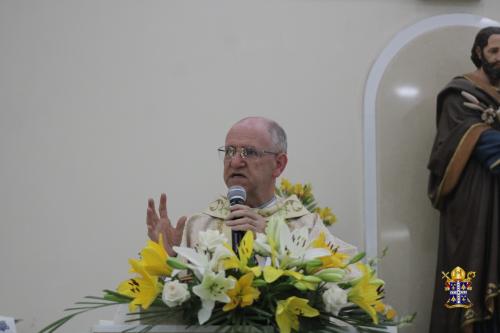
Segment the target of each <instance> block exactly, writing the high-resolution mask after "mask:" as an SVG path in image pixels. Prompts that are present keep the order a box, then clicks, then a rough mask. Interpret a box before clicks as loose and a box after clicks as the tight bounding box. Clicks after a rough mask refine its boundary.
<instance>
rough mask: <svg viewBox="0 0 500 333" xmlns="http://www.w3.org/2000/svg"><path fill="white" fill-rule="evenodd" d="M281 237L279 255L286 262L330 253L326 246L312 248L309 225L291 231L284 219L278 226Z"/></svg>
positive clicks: (301, 260)
mask: <svg viewBox="0 0 500 333" xmlns="http://www.w3.org/2000/svg"><path fill="white" fill-rule="evenodd" d="M277 234H278V237H279V247H278V248H279V256H280V258H281V260H282V261H286V262H291V261H293V262H295V263H296V262H297V261H299V262H304V261H308V260H312V259H315V258H319V257H324V256H328V255H330V251H329V250H328V249H324V248H311V247H310V246H311V239H309V232H308V230H307V227H302V228H298V229H295V230H293V231H292V232H290V229H289V228H288V225H287V224H286V222H285V221H282V222H280V223H279V224H278V226H277Z"/></svg>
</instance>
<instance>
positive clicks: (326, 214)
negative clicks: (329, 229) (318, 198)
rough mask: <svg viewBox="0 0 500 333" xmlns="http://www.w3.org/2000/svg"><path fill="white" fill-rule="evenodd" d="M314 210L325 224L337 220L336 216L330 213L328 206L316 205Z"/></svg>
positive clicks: (330, 223)
mask: <svg viewBox="0 0 500 333" xmlns="http://www.w3.org/2000/svg"><path fill="white" fill-rule="evenodd" d="M314 212H315V213H318V215H319V217H320V218H321V220H322V221H323V222H324V223H325V224H326V225H332V224H333V223H335V222H337V217H336V216H335V214H333V213H332V210H331V209H330V207H325V208H320V207H317V208H316V209H315V210H314Z"/></svg>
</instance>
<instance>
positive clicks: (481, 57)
mask: <svg viewBox="0 0 500 333" xmlns="http://www.w3.org/2000/svg"><path fill="white" fill-rule="evenodd" d="M474 52H476V55H477V57H478V58H479V59H481V61H482V60H483V52H481V48H480V47H479V46H476V48H475V49H474Z"/></svg>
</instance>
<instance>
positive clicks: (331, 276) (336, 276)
mask: <svg viewBox="0 0 500 333" xmlns="http://www.w3.org/2000/svg"><path fill="white" fill-rule="evenodd" d="M315 276H317V277H319V278H320V279H321V280H323V281H325V282H340V281H342V279H343V278H344V276H345V271H344V270H343V269H340V268H327V269H324V270H322V271H320V272H318V273H316V275H315Z"/></svg>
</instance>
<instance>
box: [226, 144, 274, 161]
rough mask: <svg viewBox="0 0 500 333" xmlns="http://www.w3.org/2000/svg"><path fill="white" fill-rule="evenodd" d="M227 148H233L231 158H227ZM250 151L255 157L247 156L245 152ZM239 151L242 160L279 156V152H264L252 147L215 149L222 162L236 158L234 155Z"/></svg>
mask: <svg viewBox="0 0 500 333" xmlns="http://www.w3.org/2000/svg"><path fill="white" fill-rule="evenodd" d="M228 148H233V149H234V153H233V154H232V155H231V156H228V155H227V149H228ZM249 149H250V151H252V150H253V151H255V153H256V155H253V156H250V157H249V156H248V154H247V153H245V152H247V151H248V150H249ZM238 151H239V154H240V157H241V158H242V159H244V160H252V159H254V158H261V157H263V156H264V155H266V154H268V155H275V156H278V155H279V154H281V153H280V152H275V151H269V150H264V149H257V148H254V147H235V146H221V147H219V148H217V152H218V153H219V157H220V158H221V159H223V160H224V161H229V160H231V159H232V158H233V157H235V156H236V154H237V153H238Z"/></svg>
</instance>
